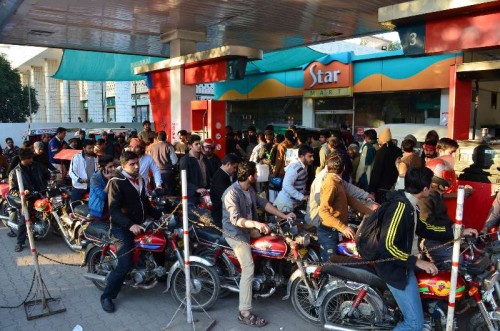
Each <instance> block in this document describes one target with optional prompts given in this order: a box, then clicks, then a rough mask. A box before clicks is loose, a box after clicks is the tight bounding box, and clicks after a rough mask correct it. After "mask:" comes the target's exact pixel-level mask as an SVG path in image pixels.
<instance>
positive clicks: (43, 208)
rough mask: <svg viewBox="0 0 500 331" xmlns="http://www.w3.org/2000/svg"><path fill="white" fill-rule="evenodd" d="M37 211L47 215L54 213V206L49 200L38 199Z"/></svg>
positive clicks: (36, 202) (36, 203)
mask: <svg viewBox="0 0 500 331" xmlns="http://www.w3.org/2000/svg"><path fill="white" fill-rule="evenodd" d="M34 207H35V210H36V211H39V212H41V213H47V212H51V211H52V206H51V205H50V202H49V200H48V199H38V200H36V201H35V205H34Z"/></svg>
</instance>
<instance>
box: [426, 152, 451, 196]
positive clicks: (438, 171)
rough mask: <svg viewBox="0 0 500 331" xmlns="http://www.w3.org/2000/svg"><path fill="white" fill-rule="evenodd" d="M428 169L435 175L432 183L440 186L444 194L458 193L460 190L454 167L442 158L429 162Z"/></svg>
mask: <svg viewBox="0 0 500 331" xmlns="http://www.w3.org/2000/svg"><path fill="white" fill-rule="evenodd" d="M425 166H426V167H427V168H429V169H431V170H432V172H433V173H434V177H432V182H433V183H435V184H438V185H440V186H442V187H441V189H442V191H443V192H444V193H451V192H456V191H457V188H458V183H457V175H456V174H455V170H453V167H452V166H451V165H450V164H449V163H448V162H446V161H445V160H443V159H442V158H440V157H437V158H435V159H431V160H429V161H427V163H426V165H425Z"/></svg>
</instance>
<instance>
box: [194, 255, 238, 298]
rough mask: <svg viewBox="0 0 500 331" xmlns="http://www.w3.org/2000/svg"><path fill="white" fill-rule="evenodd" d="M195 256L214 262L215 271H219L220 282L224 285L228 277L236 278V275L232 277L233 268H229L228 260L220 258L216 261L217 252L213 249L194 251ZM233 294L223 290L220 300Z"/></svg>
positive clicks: (221, 290)
mask: <svg viewBox="0 0 500 331" xmlns="http://www.w3.org/2000/svg"><path fill="white" fill-rule="evenodd" d="M193 255H196V256H200V257H203V258H204V259H206V260H208V261H210V262H212V263H213V264H214V267H215V269H216V270H217V274H218V275H219V281H220V282H221V283H222V282H223V281H224V279H226V278H227V277H235V276H236V275H231V266H229V265H228V264H227V263H229V262H228V261H226V259H224V258H222V257H220V258H218V259H217V261H216V260H215V250H213V249H209V248H206V249H200V250H197V251H193ZM230 293H231V291H230V290H228V289H225V288H221V289H220V293H219V298H225V297H227V296H228V295H229V294H230Z"/></svg>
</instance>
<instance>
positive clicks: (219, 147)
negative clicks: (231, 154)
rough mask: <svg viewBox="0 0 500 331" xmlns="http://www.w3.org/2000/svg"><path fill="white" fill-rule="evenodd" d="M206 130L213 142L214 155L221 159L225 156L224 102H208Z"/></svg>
mask: <svg viewBox="0 0 500 331" xmlns="http://www.w3.org/2000/svg"><path fill="white" fill-rule="evenodd" d="M208 104H209V114H210V116H209V117H208V128H209V132H210V138H212V139H213V140H214V141H215V153H216V154H217V155H218V156H219V157H220V158H221V159H222V158H223V157H224V156H225V154H226V102H225V101H216V100H210V101H208Z"/></svg>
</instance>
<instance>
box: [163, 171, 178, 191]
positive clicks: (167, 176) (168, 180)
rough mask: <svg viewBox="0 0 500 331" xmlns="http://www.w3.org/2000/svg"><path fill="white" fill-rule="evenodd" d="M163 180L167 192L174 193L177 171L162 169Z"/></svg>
mask: <svg viewBox="0 0 500 331" xmlns="http://www.w3.org/2000/svg"><path fill="white" fill-rule="evenodd" d="M161 181H162V182H163V187H164V188H165V194H167V195H174V192H175V173H174V171H173V170H161Z"/></svg>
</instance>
